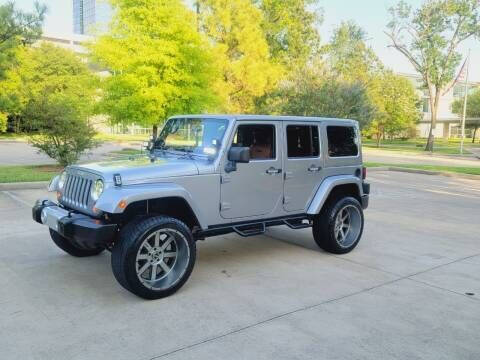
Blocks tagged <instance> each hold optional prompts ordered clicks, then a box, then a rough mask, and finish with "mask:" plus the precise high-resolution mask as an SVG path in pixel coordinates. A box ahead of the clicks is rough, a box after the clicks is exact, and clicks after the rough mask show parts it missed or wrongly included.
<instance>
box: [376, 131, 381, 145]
mask: <svg viewBox="0 0 480 360" xmlns="http://www.w3.org/2000/svg"><path fill="white" fill-rule="evenodd" d="M381 137H382V133H381V132H377V148H379V147H380V138H381Z"/></svg>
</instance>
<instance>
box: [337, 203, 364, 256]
mask: <svg viewBox="0 0 480 360" xmlns="http://www.w3.org/2000/svg"><path fill="white" fill-rule="evenodd" d="M361 229H362V216H361V214H360V211H359V210H358V209H357V208H356V207H355V206H353V205H346V206H344V207H343V208H341V209H340V211H339V212H338V213H337V216H336V217H335V227H334V236H335V240H336V241H337V243H338V245H340V246H341V247H343V248H348V247H349V246H351V245H352V244H353V243H354V242H355V241H357V238H358V235H359V234H360V231H361Z"/></svg>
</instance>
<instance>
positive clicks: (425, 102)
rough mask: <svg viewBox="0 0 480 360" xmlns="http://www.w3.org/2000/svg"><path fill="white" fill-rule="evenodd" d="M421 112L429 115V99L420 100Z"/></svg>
mask: <svg viewBox="0 0 480 360" xmlns="http://www.w3.org/2000/svg"><path fill="white" fill-rule="evenodd" d="M422 111H423V112H424V113H429V112H430V99H425V98H423V99H422Z"/></svg>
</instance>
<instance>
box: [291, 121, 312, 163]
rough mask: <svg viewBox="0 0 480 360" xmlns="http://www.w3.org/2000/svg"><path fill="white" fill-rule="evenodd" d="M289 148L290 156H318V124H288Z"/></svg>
mask: <svg viewBox="0 0 480 360" xmlns="http://www.w3.org/2000/svg"><path fill="white" fill-rule="evenodd" d="M287 148H288V150H287V152H288V157H289V158H301V157H318V155H319V154H320V146H319V140H318V126H308V125H288V126H287Z"/></svg>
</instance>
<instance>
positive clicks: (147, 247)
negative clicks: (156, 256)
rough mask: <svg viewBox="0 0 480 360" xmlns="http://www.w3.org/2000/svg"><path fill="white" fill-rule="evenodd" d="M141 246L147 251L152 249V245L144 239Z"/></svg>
mask: <svg viewBox="0 0 480 360" xmlns="http://www.w3.org/2000/svg"><path fill="white" fill-rule="evenodd" d="M143 246H144V247H145V248H146V249H147V250H148V251H151V250H152V246H151V245H150V244H149V243H148V241H145V242H144V243H143Z"/></svg>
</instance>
